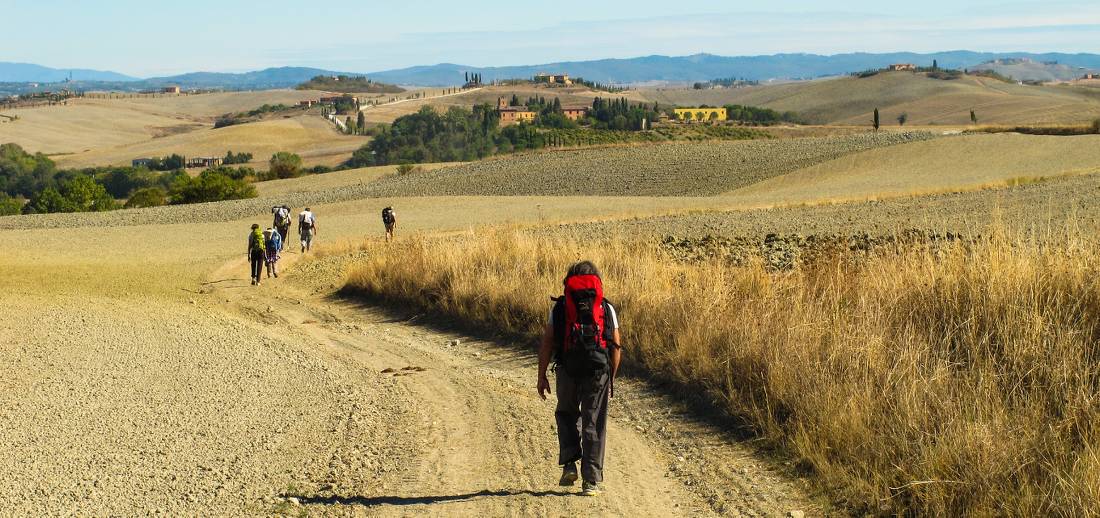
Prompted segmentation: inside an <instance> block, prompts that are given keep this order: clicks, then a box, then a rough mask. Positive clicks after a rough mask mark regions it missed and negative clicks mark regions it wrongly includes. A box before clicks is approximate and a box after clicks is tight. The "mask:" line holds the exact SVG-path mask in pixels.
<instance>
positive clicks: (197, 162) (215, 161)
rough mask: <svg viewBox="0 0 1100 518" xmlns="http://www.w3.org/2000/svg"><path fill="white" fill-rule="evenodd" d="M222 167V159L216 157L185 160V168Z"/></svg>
mask: <svg viewBox="0 0 1100 518" xmlns="http://www.w3.org/2000/svg"><path fill="white" fill-rule="evenodd" d="M220 165H222V159H221V158H218V157H195V158H188V159H187V167H188V168H192V167H218V166H220Z"/></svg>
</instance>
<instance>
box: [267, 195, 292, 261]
mask: <svg viewBox="0 0 1100 518" xmlns="http://www.w3.org/2000/svg"><path fill="white" fill-rule="evenodd" d="M271 215H272V216H274V221H272V223H271V226H273V227H275V228H277V229H279V237H281V238H282V239H281V240H280V242H281V243H282V244H283V245H285V244H286V242H287V237H289V234H290V207H287V206H286V205H276V206H274V207H271ZM279 251H280V252H282V251H283V249H282V248H281V247H280V248H279Z"/></svg>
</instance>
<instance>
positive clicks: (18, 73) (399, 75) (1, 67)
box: [0, 51, 1100, 90]
mask: <svg viewBox="0 0 1100 518" xmlns="http://www.w3.org/2000/svg"><path fill="white" fill-rule="evenodd" d="M1005 59H1030V60H1032V61H1035V62H1039V63H1044V62H1047V63H1051V62H1058V63H1059V64H1060V65H1064V67H1063V68H1067V69H1069V70H1077V69H1078V68H1084V69H1089V70H1100V55H1097V54H1060V53H1050V54H1032V53H1027V52H1007V53H990V52H970V51H952V52H937V53H932V54H916V53H911V52H898V53H889V54H869V53H855V54H837V55H832V56H822V55H817V54H775V55H771V56H736V57H726V56H715V55H711V54H696V55H693V56H681V57H670V56H645V57H638V58H630V59H601V60H596V61H568V62H560V63H547V64H542V65H524V66H508V67H472V66H465V65H456V64H450V63H443V64H438V65H429V66H416V67H410V68H403V69H399V70H385V71H380V72H375V73H372V74H356V73H349V72H334V71H331V70H322V69H318V68H306V67H280V68H268V69H264V70H259V71H255V72H244V73H224V72H194V73H189V74H182V75H177V76H168V77H154V78H148V79H138V78H133V77H130V76H126V75H124V74H118V73H115V72H103V71H96V70H78V69H73V70H64V69H52V68H47V67H42V66H38V65H29V64H24V63H3V62H0V83H4V82H6V83H58V82H62V81H64V80H66V79H68V78H69V74H70V72H71V73H72V79H73V81H74V82H76V83H78V84H77V85H76V86H77V88H80V89H96V88H101V89H121V90H141V89H146V88H156V87H160V86H166V85H179V86H181V87H183V88H222V89H229V90H241V89H267V88H289V87H293V86H296V85H298V84H301V83H304V82H306V81H308V80H309V79H311V78H312V77H314V76H318V75H353V76H354V75H366V76H368V77H370V78H371V79H373V80H375V81H379V82H383V83H390V84H398V85H417V86H450V85H459V84H462V83H463V81H464V80H465V74H466V73H467V72H469V73H478V74H481V77H482V81H485V82H488V81H493V80H497V79H515V78H529V77H532V76H534V75H535V74H538V73H542V72H546V73H566V74H570V75H572V76H573V77H583V78H585V79H588V80H590V81H596V82H600V83H617V84H640V83H684V82H694V81H708V80H711V79H717V78H730V77H733V78H741V79H748V80H754V81H766V80H769V79H807V78H815V77H823V76H832V75H841V74H847V73H851V72H858V71H861V70H867V69H872V68H882V67H885V66H887V65H890V64H892V63H914V64H917V65H926V66H927V65H931V64H932V61H933V60H936V61H938V62H939V65H940V66H941V67H944V68H967V67H975V66H977V65H979V64H982V63H989V62H991V61H994V60H1005Z"/></svg>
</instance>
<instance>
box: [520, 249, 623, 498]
mask: <svg viewBox="0 0 1100 518" xmlns="http://www.w3.org/2000/svg"><path fill="white" fill-rule="evenodd" d="M563 284H564V285H565V290H564V292H565V293H564V295H562V296H561V297H558V298H555V299H553V300H554V305H553V307H552V308H551V310H550V322H549V323H548V324H547V325H546V329H545V330H544V331H543V334H542V344H541V345H540V347H539V378H538V392H539V396H540V397H542V399H546V393H547V392H550V381H549V380H548V379H547V378H546V369H547V367H549V365H550V360H551V358H553V360H554V372H555V374H556V376H555V377H556V383H555V385H556V390H557V393H558V404H557V408H556V409H555V411H554V417H555V419H556V421H557V425H558V464H561V465H562V474H561V480H560V481H559V482H558V483H559V484H560V485H562V486H572V485H573V483H574V482H576V481H577V461H578V460H579V461H581V469H580V476H581V477H582V478H583V480H584V483H583V484H582V494H584V495H590V496H595V495H599V494H600V493H602V490H601V488H600V484H601V483H603V458H604V450H605V449H606V447H607V404H608V400H609V399H610V398H611V397H613V396H614V394H615V388H614V387H615V375H616V374H618V372H619V361H620V359H621V350H620V349H621V347H622V346H621V345H620V344H621V343H622V342H620V341H619V318H618V315H617V312H616V311H615V307H614V306H612V305H611V303H610V302H608V301H607V299H605V298H603V281H602V280H601V278H600V272H599V270H597V269H596V265H594V264H592V263H591V262H589V261H582V262H579V263H576V264H574V265H573V266H571V267H570V268H569V272H568V273H567V274H566V276H565V280H564V281H563Z"/></svg>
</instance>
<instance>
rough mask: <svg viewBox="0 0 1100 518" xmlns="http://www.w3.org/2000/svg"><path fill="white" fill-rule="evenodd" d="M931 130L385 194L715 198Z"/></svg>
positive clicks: (546, 171) (745, 145) (535, 162)
mask: <svg viewBox="0 0 1100 518" xmlns="http://www.w3.org/2000/svg"><path fill="white" fill-rule="evenodd" d="M931 138H934V135H933V134H932V133H928V132H903V133H886V132H883V133H861V134H855V135H843V136H830V137H815V138H797V139H777V140H750V141H707V142H698V143H670V144H658V145H644V146H624V147H612V148H605V149H581V150H569V151H551V152H541V153H526V154H519V155H515V156H508V157H500V158H496V159H492V160H484V161H480V162H473V163H470V164H465V165H460V166H455V167H449V168H445V169H439V170H436V171H428V172H423V173H414V174H407V175H404V176H391V177H387V178H384V179H382V180H380V181H379V182H377V183H376V184H374V185H373V186H372V192H374V193H376V195H379V196H448V195H449V196H525V195H527V196H534V195H556V196H569V195H574V196H576V195H580V196H708V195H716V194H720V193H723V192H727V191H731V190H733V189H737V188H739V187H744V186H746V185H750V184H753V183H756V182H759V181H761V180H764V179H766V178H771V177H774V176H779V175H782V174H785V173H789V172H791V171H794V170H796V169H800V168H803V167H808V166H810V165H814V164H818V163H821V162H825V161H828V160H832V159H834V158H837V157H840V156H844V155H847V154H850V153H856V152H859V151H866V150H868V149H873V148H878V147H883V146H891V145H896V144H903V143H906V142H915V141H919V140H928V139H931Z"/></svg>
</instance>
